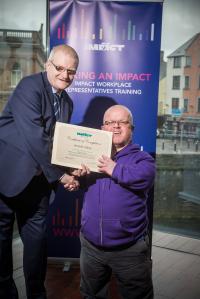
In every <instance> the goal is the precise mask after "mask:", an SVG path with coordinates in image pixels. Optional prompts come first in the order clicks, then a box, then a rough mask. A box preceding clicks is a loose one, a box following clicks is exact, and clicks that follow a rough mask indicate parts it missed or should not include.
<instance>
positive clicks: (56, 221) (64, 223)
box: [52, 198, 80, 228]
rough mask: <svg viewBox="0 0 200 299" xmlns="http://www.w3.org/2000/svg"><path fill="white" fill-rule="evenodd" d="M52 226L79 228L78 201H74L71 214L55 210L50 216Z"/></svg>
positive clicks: (67, 211)
mask: <svg viewBox="0 0 200 299" xmlns="http://www.w3.org/2000/svg"><path fill="white" fill-rule="evenodd" d="M52 225H53V226H59V227H76V228H79V227H80V205H79V199H78V198H77V199H76V200H75V207H73V209H72V213H70V211H69V210H68V209H67V210H66V212H65V211H63V210H61V209H60V208H57V210H55V213H54V214H53V215H52Z"/></svg>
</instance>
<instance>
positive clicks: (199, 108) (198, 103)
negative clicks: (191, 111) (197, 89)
mask: <svg viewBox="0 0 200 299" xmlns="http://www.w3.org/2000/svg"><path fill="white" fill-rule="evenodd" d="M197 112H198V113H200V98H198V100H197Z"/></svg>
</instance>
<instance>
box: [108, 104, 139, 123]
mask: <svg viewBox="0 0 200 299" xmlns="http://www.w3.org/2000/svg"><path fill="white" fill-rule="evenodd" d="M115 112H124V113H126V114H127V119H128V120H129V122H130V124H131V126H134V125H133V115H132V113H131V111H130V110H129V109H128V108H127V107H126V106H124V105H113V106H111V107H110V108H108V109H107V110H106V111H105V113H104V118H103V122H105V121H106V120H107V116H108V115H109V114H110V113H111V114H113V113H115Z"/></svg>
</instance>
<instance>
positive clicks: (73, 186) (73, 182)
mask: <svg viewBox="0 0 200 299" xmlns="http://www.w3.org/2000/svg"><path fill="white" fill-rule="evenodd" d="M60 183H61V184H62V185H63V187H64V188H65V189H66V190H68V191H76V190H78V188H79V186H80V184H79V181H78V180H77V179H76V178H75V177H74V176H73V175H69V174H65V175H64V176H63V177H62V178H61V180H60Z"/></svg>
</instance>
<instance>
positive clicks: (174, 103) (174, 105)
mask: <svg viewBox="0 0 200 299" xmlns="http://www.w3.org/2000/svg"><path fill="white" fill-rule="evenodd" d="M178 108H179V98H172V110H173V109H178Z"/></svg>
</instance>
